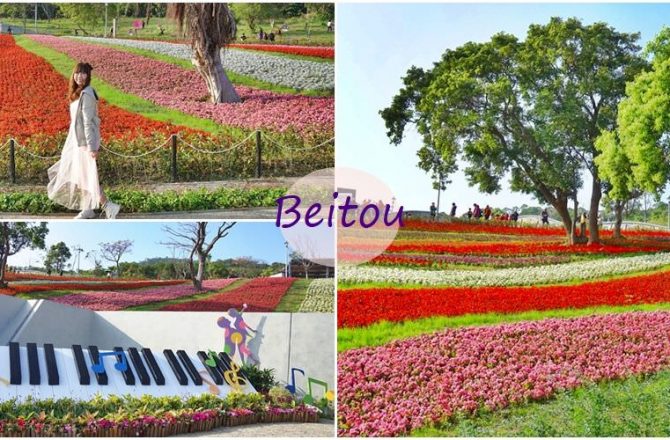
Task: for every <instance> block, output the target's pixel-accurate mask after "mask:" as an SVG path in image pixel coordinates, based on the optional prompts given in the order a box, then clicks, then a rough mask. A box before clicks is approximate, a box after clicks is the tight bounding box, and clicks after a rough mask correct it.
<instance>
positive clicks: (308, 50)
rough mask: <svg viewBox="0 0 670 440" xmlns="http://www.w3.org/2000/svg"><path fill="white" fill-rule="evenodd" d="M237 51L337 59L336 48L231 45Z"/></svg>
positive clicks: (250, 44)
mask: <svg viewBox="0 0 670 440" xmlns="http://www.w3.org/2000/svg"><path fill="white" fill-rule="evenodd" d="M230 47H232V48H236V49H250V50H260V51H267V52H279V53H287V54H291V55H302V56H306V57H318V58H328V59H333V58H335V48H333V47H324V46H288V45H286V44H252V43H245V44H231V45H230Z"/></svg>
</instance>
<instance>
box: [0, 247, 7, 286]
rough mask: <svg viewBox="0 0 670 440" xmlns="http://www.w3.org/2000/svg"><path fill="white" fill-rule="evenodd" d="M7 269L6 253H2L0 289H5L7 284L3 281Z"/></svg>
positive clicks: (0, 260)
mask: <svg viewBox="0 0 670 440" xmlns="http://www.w3.org/2000/svg"><path fill="white" fill-rule="evenodd" d="M6 268H7V253H6V252H3V253H2V254H0V287H7V282H6V281H5V270H6Z"/></svg>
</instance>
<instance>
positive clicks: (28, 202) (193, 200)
mask: <svg viewBox="0 0 670 440" xmlns="http://www.w3.org/2000/svg"><path fill="white" fill-rule="evenodd" d="M286 191H287V189H286V188H251V189H237V188H219V189H216V190H213V191H209V190H206V189H201V190H188V191H183V192H176V191H166V192H154V191H151V190H126V189H112V190H109V191H107V195H108V196H109V198H110V199H111V200H114V201H115V202H117V203H119V204H121V206H122V207H123V212H136V213H137V212H164V211H200V210H211V209H231V208H271V207H274V206H276V200H277V198H279V197H281V196H283V195H285V194H286ZM0 212H20V213H25V214H50V213H54V212H67V210H66V209H65V208H63V207H61V206H59V205H56V204H55V203H53V202H52V201H51V200H49V198H48V197H47V194H46V193H42V192H0Z"/></svg>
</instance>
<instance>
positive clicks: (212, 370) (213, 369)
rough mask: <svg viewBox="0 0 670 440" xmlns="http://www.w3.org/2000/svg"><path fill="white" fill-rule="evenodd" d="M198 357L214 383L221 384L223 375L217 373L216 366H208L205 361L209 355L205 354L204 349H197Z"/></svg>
mask: <svg viewBox="0 0 670 440" xmlns="http://www.w3.org/2000/svg"><path fill="white" fill-rule="evenodd" d="M198 358H200V360H201V361H202V365H204V366H205V368H206V369H207V372H208V373H209V375H210V376H212V379H213V380H214V383H215V384H217V385H223V376H222V375H221V374H220V373H219V370H218V369H217V368H216V367H210V366H209V365H207V362H206V361H207V359H208V358H209V356H207V353H205V352H204V351H199V352H198Z"/></svg>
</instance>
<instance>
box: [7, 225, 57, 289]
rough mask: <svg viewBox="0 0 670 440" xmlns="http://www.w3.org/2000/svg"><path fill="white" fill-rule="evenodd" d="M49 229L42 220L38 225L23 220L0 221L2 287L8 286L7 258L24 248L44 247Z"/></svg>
mask: <svg viewBox="0 0 670 440" xmlns="http://www.w3.org/2000/svg"><path fill="white" fill-rule="evenodd" d="M47 233H49V229H48V228H47V224H46V223H44V222H42V223H39V224H38V225H34V224H32V223H23V222H16V223H14V222H0V287H7V282H6V281H5V271H6V269H7V259H8V258H9V257H10V256H12V255H16V254H17V253H19V252H20V251H21V250H22V249H25V248H29V249H44V239H45V238H46V235H47Z"/></svg>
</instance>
